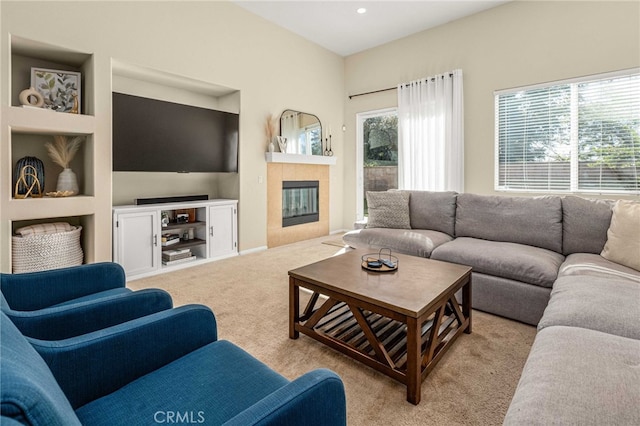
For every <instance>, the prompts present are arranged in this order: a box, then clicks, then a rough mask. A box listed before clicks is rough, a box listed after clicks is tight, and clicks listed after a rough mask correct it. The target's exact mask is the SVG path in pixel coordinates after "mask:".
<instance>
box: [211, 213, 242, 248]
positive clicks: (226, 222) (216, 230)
mask: <svg viewBox="0 0 640 426" xmlns="http://www.w3.org/2000/svg"><path fill="white" fill-rule="evenodd" d="M237 218H238V215H237V211H236V206H235V205H217V206H211V207H209V225H208V226H209V228H208V229H209V257H211V258H219V257H227V256H228V255H229V253H233V252H236V251H237V250H238V242H237V235H238V232H237V229H236V228H237V227H238V222H237Z"/></svg>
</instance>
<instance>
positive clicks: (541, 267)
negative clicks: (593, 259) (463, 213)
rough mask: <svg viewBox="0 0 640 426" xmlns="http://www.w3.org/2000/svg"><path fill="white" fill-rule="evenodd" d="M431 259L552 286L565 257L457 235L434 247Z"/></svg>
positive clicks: (530, 247) (538, 249) (524, 247)
mask: <svg viewBox="0 0 640 426" xmlns="http://www.w3.org/2000/svg"><path fill="white" fill-rule="evenodd" d="M431 258H432V259H436V260H444V261H447V262H453V263H461V264H463V265H468V266H471V267H472V268H473V270H474V272H480V273H482V274H487V275H495V276H497V277H502V278H508V279H512V280H516V281H522V282H525V283H528V284H534V285H539V286H542V287H551V286H552V285H553V282H554V281H555V280H556V278H557V277H558V269H559V268H560V265H561V264H562V261H563V260H564V256H563V255H561V254H559V253H556V252H553V251H551V250H546V249H541V248H539V247H533V246H526V245H523V244H516V243H504V242H498V241H485V240H480V239H476V238H465V237H460V238H456V239H455V240H453V241H451V242H449V243H446V244H443V245H441V246H439V247H437V248H436V249H435V250H434V251H433V252H432V253H431Z"/></svg>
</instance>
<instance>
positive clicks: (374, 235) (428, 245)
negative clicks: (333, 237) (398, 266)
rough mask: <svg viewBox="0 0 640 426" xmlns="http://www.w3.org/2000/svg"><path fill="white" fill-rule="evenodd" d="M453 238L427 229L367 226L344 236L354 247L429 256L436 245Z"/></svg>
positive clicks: (345, 240) (346, 242) (344, 239)
mask: <svg viewBox="0 0 640 426" xmlns="http://www.w3.org/2000/svg"><path fill="white" fill-rule="evenodd" d="M452 239H453V238H452V237H451V236H449V235H447V234H445V233H443V232H439V231H430V230H426V229H412V230H401V229H388V228H366V229H356V230H354V231H349V232H347V233H346V234H344V235H343V236H342V240H343V241H344V242H345V244H348V245H350V246H351V247H353V248H362V249H369V248H370V249H380V248H383V247H384V248H390V249H391V251H392V252H397V253H404V254H409V255H412V256H421V257H429V256H431V252H432V250H433V249H434V248H435V247H438V246H439V245H441V244H444V243H446V242H448V241H451V240H452Z"/></svg>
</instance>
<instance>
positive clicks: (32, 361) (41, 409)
mask: <svg viewBox="0 0 640 426" xmlns="http://www.w3.org/2000/svg"><path fill="white" fill-rule="evenodd" d="M0 329H1V337H0V342H1V343H0V375H1V377H0V383H2V386H0V393H1V401H0V414H2V416H3V417H9V418H12V419H15V420H17V421H19V422H20V423H23V424H30V425H79V424H80V421H79V420H78V417H77V416H76V414H75V412H74V411H73V409H72V408H71V404H69V401H68V400H67V398H66V397H65V395H64V393H63V392H62V389H60V386H58V383H57V382H56V379H55V378H54V377H53V374H52V373H51V370H49V367H48V366H47V364H46V363H45V362H44V360H43V359H42V358H41V357H40V355H38V353H37V352H36V350H35V349H34V348H33V347H32V346H31V345H30V344H29V342H28V341H27V339H25V338H24V336H23V335H22V334H21V333H20V331H18V329H17V328H16V326H15V325H13V323H12V322H11V320H10V319H9V318H8V317H7V316H6V315H5V314H4V313H0Z"/></svg>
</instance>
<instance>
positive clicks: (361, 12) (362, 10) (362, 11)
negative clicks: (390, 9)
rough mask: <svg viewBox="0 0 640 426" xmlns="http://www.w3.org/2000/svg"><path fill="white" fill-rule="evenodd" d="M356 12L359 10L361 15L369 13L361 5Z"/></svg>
mask: <svg viewBox="0 0 640 426" xmlns="http://www.w3.org/2000/svg"><path fill="white" fill-rule="evenodd" d="M356 12H358V13H359V14H360V15H362V14H363V13H367V9H366V8H364V7H359V8H358V9H357V10H356Z"/></svg>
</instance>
